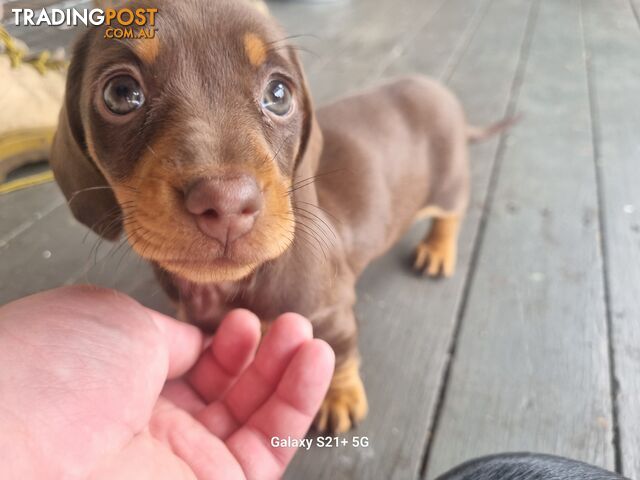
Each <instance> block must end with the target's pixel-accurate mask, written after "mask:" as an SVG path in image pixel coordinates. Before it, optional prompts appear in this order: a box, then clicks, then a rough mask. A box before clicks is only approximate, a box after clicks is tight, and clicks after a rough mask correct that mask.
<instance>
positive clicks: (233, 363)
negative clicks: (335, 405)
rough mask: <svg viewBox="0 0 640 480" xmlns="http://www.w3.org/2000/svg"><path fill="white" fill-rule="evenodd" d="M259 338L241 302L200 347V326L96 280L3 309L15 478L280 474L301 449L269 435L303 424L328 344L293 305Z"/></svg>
mask: <svg viewBox="0 0 640 480" xmlns="http://www.w3.org/2000/svg"><path fill="white" fill-rule="evenodd" d="M259 340H260V325H259V321H258V319H257V318H256V317H255V316H254V315H253V314H251V313H250V312H247V311H244V310H237V311H234V312H232V313H230V314H229V315H228V316H227V318H225V320H224V321H223V322H222V324H221V326H220V328H219V330H218V332H217V333H216V335H215V336H214V337H213V339H212V340H211V342H210V344H207V346H206V348H204V349H203V338H202V336H201V334H200V332H199V331H198V330H197V329H195V328H194V327H191V326H189V325H185V324H181V323H179V322H176V321H175V320H173V319H170V318H168V317H165V316H163V315H161V314H159V313H157V312H153V311H151V310H148V309H146V308H144V307H142V306H141V305H139V304H138V303H136V302H134V301H133V300H131V299H130V298H128V297H126V296H125V295H122V294H119V293H117V292H114V291H110V290H100V289H95V288H91V287H69V288H64V289H59V290H55V291H50V292H45V293H43V294H39V295H35V296H32V297H28V298H26V299H22V300H20V301H17V302H14V303H12V304H9V305H7V306H5V307H2V308H1V309H0V365H3V368H2V369H1V370H0V405H2V409H0V426H1V427H2V428H0V449H1V450H2V451H3V452H5V453H6V456H5V458H7V459H11V461H10V462H9V466H8V472H7V473H8V477H7V478H25V479H26V478H63V477H64V478H92V479H107V478H109V479H119V478H123V479H124V478H131V479H136V480H144V479H147V478H149V479H151V478H153V479H163V478H167V479H182V478H198V479H205V480H207V479H225V480H235V479H244V478H247V479H271V478H278V477H280V476H281V475H282V473H283V472H284V469H285V468H286V466H287V464H288V463H289V461H290V460H291V458H292V456H293V454H294V453H295V450H294V449H291V448H274V447H272V446H271V442H270V439H271V437H273V436H279V437H287V436H291V437H294V438H299V437H302V436H303V435H304V434H305V432H306V430H307V428H308V427H309V425H310V422H311V420H312V418H313V416H314V414H315V412H316V410H317V408H318V406H319V404H320V402H321V400H322V398H323V396H324V394H325V392H326V389H327V387H328V384H329V380H330V377H331V373H332V370H333V354H332V352H331V349H330V348H329V347H328V345H326V344H325V343H324V342H322V341H320V340H313V339H312V332H311V326H310V324H309V323H308V322H307V321H306V320H305V319H303V318H302V317H300V316H298V315H294V314H287V315H283V316H282V317H280V318H279V319H278V320H276V322H275V323H274V325H273V326H272V328H271V329H270V330H269V333H268V334H267V335H266V337H265V338H264V339H263V341H262V342H261V344H260V346H259V348H258V343H259ZM256 349H257V352H256ZM3 469H4V468H3Z"/></svg>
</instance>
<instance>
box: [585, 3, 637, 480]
mask: <svg viewBox="0 0 640 480" xmlns="http://www.w3.org/2000/svg"><path fill="white" fill-rule="evenodd" d="M636 7H640V2H636ZM639 11H640V10H639ZM584 25H585V36H586V43H587V49H588V58H589V59H590V60H589V67H590V68H589V70H590V74H591V75H590V80H591V91H592V102H593V110H594V114H595V119H596V121H595V122H594V128H595V133H596V138H597V140H598V144H597V145H596V153H597V161H598V166H599V173H600V187H601V198H602V205H601V220H602V223H603V227H604V239H603V240H604V241H603V245H604V249H605V260H606V266H607V280H608V286H609V302H610V304H609V315H610V322H611V333H612V347H613V348H612V351H613V353H614V365H615V375H616V379H617V382H616V385H617V392H616V393H617V398H616V400H617V407H618V410H617V411H618V428H619V437H618V439H617V440H618V443H619V447H620V457H621V458H619V462H620V467H622V471H623V472H624V474H625V476H627V477H629V478H640V430H639V429H638V425H640V368H638V366H639V365H640V300H639V299H638V285H640V188H639V186H640V134H639V132H640V111H639V110H638V99H640V82H639V79H640V62H639V59H640V29H639V28H638V23H637V18H634V14H633V12H632V10H631V8H630V6H629V3H628V2H626V1H623V0H614V1H609V0H606V1H605V0H593V1H588V2H584Z"/></svg>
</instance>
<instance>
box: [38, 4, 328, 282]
mask: <svg viewBox="0 0 640 480" xmlns="http://www.w3.org/2000/svg"><path fill="white" fill-rule="evenodd" d="M136 6H146V5H144V4H141V5H136ZM152 6H153V7H156V8H158V13H157V14H156V27H157V32H156V36H155V38H153V39H137V40H133V39H132V40H113V39H106V38H105V29H104V27H102V28H94V29H92V30H89V31H88V32H87V33H86V34H84V36H83V38H81V39H80V41H79V43H78V44H77V47H76V50H75V54H74V58H73V60H72V64H71V66H70V71H69V78H68V82H67V91H66V99H65V105H64V108H63V110H62V113H61V118H60V126H59V129H58V133H57V135H56V139H55V141H54V147H53V151H52V158H51V163H52V166H53V169H54V172H55V174H56V178H57V180H58V182H59V184H60V186H61V188H62V190H63V191H64V193H65V195H66V196H67V198H68V199H69V204H70V207H71V209H72V210H73V212H74V215H75V216H76V217H77V218H78V219H79V220H80V221H82V222H83V223H85V224H86V225H88V226H90V227H91V228H92V229H94V230H95V231H96V232H98V233H99V234H100V235H103V236H105V237H108V238H115V237H117V236H118V235H119V234H120V232H121V230H122V229H123V228H124V230H125V232H126V234H127V236H128V239H129V241H130V243H131V244H132V246H133V248H134V249H135V250H136V251H137V252H138V253H139V254H140V255H142V256H143V257H145V258H147V259H149V260H152V261H154V262H156V263H158V264H159V265H160V266H162V267H163V268H164V269H166V270H168V271H170V272H172V273H174V274H177V275H179V276H181V277H183V278H185V279H188V280H191V281H195V282H217V281H223V280H236V279H240V278H242V277H244V276H246V275H247V274H249V273H250V272H251V271H253V270H254V269H255V268H256V267H258V266H259V265H261V264H263V263H264V262H266V261H268V260H270V259H273V258H275V257H277V256H279V255H281V254H282V253H283V252H284V251H285V250H286V249H287V248H288V246H289V245H290V243H291V242H292V239H293V233H294V229H295V218H294V215H293V211H292V204H291V193H290V190H291V185H292V178H293V177H294V175H295V172H296V169H297V168H299V167H300V165H303V164H309V163H314V162H315V160H314V158H315V157H317V155H318V154H319V152H318V151H317V148H313V147H312V146H313V145H315V146H318V145H320V144H321V140H320V135H321V134H320V132H319V130H318V128H317V126H316V125H315V120H314V116H313V111H312V106H311V102H310V98H309V93H308V91H307V88H306V85H305V79H304V76H303V73H302V71H301V68H300V63H299V61H298V59H297V57H296V54H295V52H294V50H293V49H292V48H290V47H288V46H287V45H286V43H285V37H284V35H283V33H282V32H281V31H280V29H279V28H278V27H277V26H276V25H274V22H273V21H272V20H270V19H269V18H268V17H267V16H266V15H264V14H262V13H261V12H260V11H258V10H257V9H256V8H255V7H254V6H252V5H251V4H250V3H248V2H246V3H245V1H244V0H214V1H210V0H188V1H181V2H175V1H168V0H167V1H157V2H153V5H152ZM312 157H313V158H312Z"/></svg>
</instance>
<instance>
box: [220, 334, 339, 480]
mask: <svg viewBox="0 0 640 480" xmlns="http://www.w3.org/2000/svg"><path fill="white" fill-rule="evenodd" d="M334 363H335V357H334V354H333V351H332V350H331V347H329V345H327V344H326V343H325V342H324V341H322V340H312V341H310V342H308V343H307V344H305V345H304V346H303V347H302V348H300V350H299V351H298V353H297V354H296V355H295V357H294V359H293V360H292V361H291V364H290V365H289V367H288V368H287V370H286V372H285V374H284V375H283V377H282V380H281V381H280V383H279V385H278V388H277V390H276V392H275V393H274V394H273V395H272V396H271V397H270V398H269V400H268V401H267V402H266V403H265V404H264V405H263V406H262V407H260V409H258V410H257V411H256V412H255V413H254V414H253V415H252V416H251V417H250V418H249V420H248V422H247V424H246V425H245V426H243V427H241V428H240V429H239V430H238V431H236V432H235V433H234V434H233V435H231V437H229V439H228V440H227V441H226V444H227V447H228V448H229V450H230V451H231V453H232V454H233V455H234V456H235V457H236V459H237V460H238V462H239V463H240V465H241V466H242V469H243V470H244V472H245V475H246V476H247V478H248V479H256V478H277V477H279V476H280V475H282V473H283V472H284V470H285V468H286V467H287V465H288V464H289V462H290V461H291V458H292V457H293V455H294V454H295V452H296V449H295V448H293V447H286V448H283V447H275V446H273V445H272V443H271V441H272V438H274V437H279V438H287V437H291V438H296V439H300V438H303V437H304V435H305V433H306V432H307V430H308V429H309V426H310V425H311V421H312V420H313V417H314V416H315V414H316V412H317V410H318V408H319V407H320V403H321V402H322V399H323V398H324V396H325V394H326V393H327V389H328V388H329V383H330V381H331V375H332V373H333V368H334Z"/></svg>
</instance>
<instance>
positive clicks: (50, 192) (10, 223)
mask: <svg viewBox="0 0 640 480" xmlns="http://www.w3.org/2000/svg"><path fill="white" fill-rule="evenodd" d="M63 203H64V198H63V197H62V193H60V190H59V189H58V186H57V185H56V184H55V183H53V182H51V183H47V184H44V185H38V186H37V187H31V188H28V189H26V190H19V191H17V192H12V193H8V194H6V195H0V225H2V230H0V251H2V249H3V248H4V247H6V246H7V244H8V243H9V242H10V241H11V240H12V239H14V238H15V237H17V236H18V235H20V234H21V233H22V232H24V231H26V230H28V229H29V228H30V227H31V226H33V225H34V224H35V223H36V222H37V221H38V220H40V219H41V218H43V217H45V216H46V215H48V214H49V213H51V212H52V211H53V210H54V209H55V208H57V207H59V206H60V205H62V204H63Z"/></svg>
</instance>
